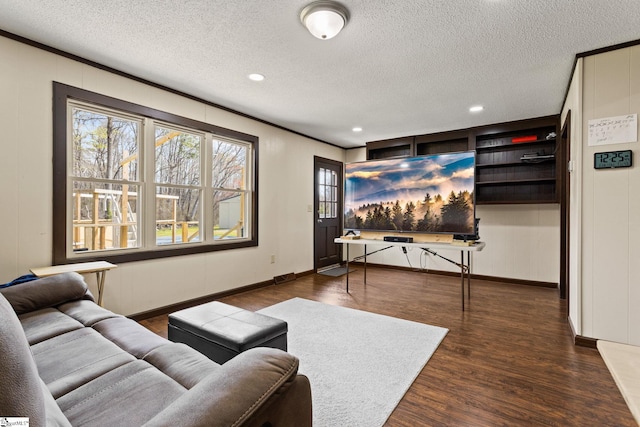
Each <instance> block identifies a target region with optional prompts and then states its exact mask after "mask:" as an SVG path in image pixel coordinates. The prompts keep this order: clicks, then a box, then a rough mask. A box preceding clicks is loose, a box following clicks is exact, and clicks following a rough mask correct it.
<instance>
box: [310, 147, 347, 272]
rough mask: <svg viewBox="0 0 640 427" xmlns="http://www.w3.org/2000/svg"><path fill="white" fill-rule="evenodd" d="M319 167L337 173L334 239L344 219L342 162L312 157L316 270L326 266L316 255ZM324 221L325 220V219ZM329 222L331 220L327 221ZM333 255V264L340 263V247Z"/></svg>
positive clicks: (314, 259) (318, 255)
mask: <svg viewBox="0 0 640 427" xmlns="http://www.w3.org/2000/svg"><path fill="white" fill-rule="evenodd" d="M320 165H324V166H326V167H329V168H331V169H335V170H336V171H338V172H339V173H338V188H337V190H338V195H337V218H336V221H337V235H336V236H334V237H339V236H340V234H341V233H342V230H343V218H344V200H343V191H344V188H343V187H344V164H343V163H342V162H339V161H336V160H331V159H326V158H323V157H318V156H314V157H313V172H314V178H313V187H314V188H313V209H314V210H313V268H314V270H317V269H318V268H321V267H325V266H326V265H320V263H319V259H320V256H321V255H320V254H319V253H318V243H319V242H318V239H319V238H320V232H319V226H318V219H319V218H318V209H319V195H318V189H319V186H318V170H319V168H320V167H321V166H320ZM325 221H326V219H325ZM329 221H331V220H329ZM326 244H327V245H329V244H333V243H332V242H328V241H327V242H326ZM335 249H336V252H337V254H336V255H335V263H341V262H342V245H337V246H336V248H335Z"/></svg>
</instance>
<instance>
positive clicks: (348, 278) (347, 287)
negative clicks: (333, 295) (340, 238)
mask: <svg viewBox="0 0 640 427" xmlns="http://www.w3.org/2000/svg"><path fill="white" fill-rule="evenodd" d="M347 293H349V244H348V243H347Z"/></svg>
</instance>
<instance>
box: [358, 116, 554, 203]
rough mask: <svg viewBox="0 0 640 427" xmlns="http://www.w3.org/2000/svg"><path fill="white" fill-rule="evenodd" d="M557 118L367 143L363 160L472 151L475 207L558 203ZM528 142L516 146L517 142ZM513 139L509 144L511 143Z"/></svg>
mask: <svg viewBox="0 0 640 427" xmlns="http://www.w3.org/2000/svg"><path fill="white" fill-rule="evenodd" d="M558 123H559V118H558V116H557V115H554V116H546V117H539V118H534V119H527V120H519V121H515V122H507V123H498V124H494V125H487V126H479V127H475V128H470V129H461V130H455V131H448V132H439V133H434V134H428V135H416V136H413V137H403V138H396V139H389V140H383V141H372V142H369V143H367V159H368V160H376V159H388V158H394V157H411V156H423V155H429V154H440V153H452V152H460V151H468V150H474V149H475V150H476V194H475V198H476V204H479V205H482V204H524V203H558V202H559V191H558V188H559V184H558V182H559V181H558V173H557V172H558V171H559V170H560V168H559V164H560V163H559V162H560V156H559V154H560V150H559V149H558V144H559V140H557V138H558V137H557V136H556V137H553V136H550V134H552V133H555V134H556V135H557V134H558V132H559V128H558ZM523 137H531V138H532V139H531V140H527V141H522V142H518V138H523ZM514 138H515V141H514Z"/></svg>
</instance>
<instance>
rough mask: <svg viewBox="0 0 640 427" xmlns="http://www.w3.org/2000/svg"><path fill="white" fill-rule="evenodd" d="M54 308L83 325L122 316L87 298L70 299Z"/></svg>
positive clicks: (90, 324) (91, 324)
mask: <svg viewBox="0 0 640 427" xmlns="http://www.w3.org/2000/svg"><path fill="white" fill-rule="evenodd" d="M56 308H57V309H58V310H60V311H61V312H63V313H64V314H66V315H67V316H69V317H71V318H73V319H75V320H77V321H78V322H80V323H82V324H83V325H84V326H89V327H91V326H93V325H94V324H96V323H97V322H99V321H101V320H104V319H111V318H114V317H119V318H122V317H123V316H121V315H119V314H115V313H113V312H111V311H109V310H107V309H105V308H102V307H100V306H99V305H98V304H96V303H94V302H93V301H89V300H76V301H71V302H68V303H66V304H62V305H60V306H58V307H56Z"/></svg>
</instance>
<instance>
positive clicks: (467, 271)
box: [334, 237, 485, 311]
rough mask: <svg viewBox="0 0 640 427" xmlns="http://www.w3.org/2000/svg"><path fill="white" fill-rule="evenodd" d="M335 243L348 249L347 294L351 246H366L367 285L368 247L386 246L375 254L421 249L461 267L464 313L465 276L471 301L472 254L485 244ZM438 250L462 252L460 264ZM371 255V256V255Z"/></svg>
mask: <svg viewBox="0 0 640 427" xmlns="http://www.w3.org/2000/svg"><path fill="white" fill-rule="evenodd" d="M334 243H342V244H344V245H345V246H346V247H347V292H349V247H350V246H351V245H360V246H364V255H363V256H362V258H364V284H365V285H366V284H367V245H378V246H381V245H382V246H385V247H384V248H382V249H379V250H376V251H375V252H379V251H383V250H386V249H389V248H392V247H405V248H419V249H422V250H423V251H425V252H428V253H430V254H431V255H435V256H438V257H440V258H442V259H444V260H445V261H447V262H449V263H451V264H454V265H456V266H458V267H460V285H461V292H462V311H464V282H465V276H466V280H467V294H468V296H469V299H471V252H480V251H481V250H483V249H484V247H485V243H484V242H476V243H473V244H472V245H470V246H459V245H456V244H453V243H442V242H433V243H432V242H424V243H405V242H385V241H384V240H373V239H343V238H340V237H339V238H337V239H335V240H334ZM437 250H454V251H460V262H459V263H458V262H456V261H453V260H451V259H449V258H446V257H444V256H442V255H439V254H438V253H437V252H436V251H437ZM465 252H466V254H467V263H466V264H465V260H464V254H465ZM369 255H370V254H369Z"/></svg>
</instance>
